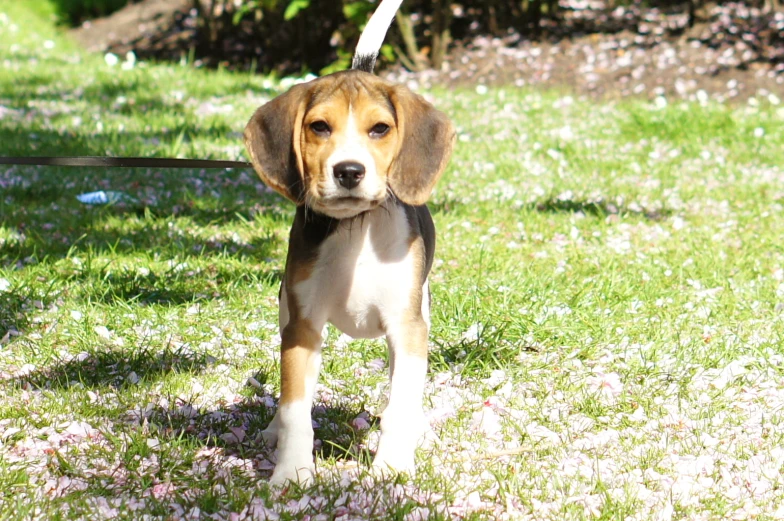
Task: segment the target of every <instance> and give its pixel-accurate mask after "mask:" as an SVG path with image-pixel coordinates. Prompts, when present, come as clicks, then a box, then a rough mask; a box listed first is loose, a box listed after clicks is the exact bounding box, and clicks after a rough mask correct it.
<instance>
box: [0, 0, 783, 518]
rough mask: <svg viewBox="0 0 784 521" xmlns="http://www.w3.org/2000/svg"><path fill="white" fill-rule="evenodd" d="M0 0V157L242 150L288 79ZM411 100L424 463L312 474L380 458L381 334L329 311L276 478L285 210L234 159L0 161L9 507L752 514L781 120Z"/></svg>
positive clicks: (2, 403)
mask: <svg viewBox="0 0 784 521" xmlns="http://www.w3.org/2000/svg"><path fill="white" fill-rule="evenodd" d="M0 13H4V15H0V36H2V37H3V39H4V41H7V42H11V43H12V45H10V46H3V47H0V116H2V117H0V138H2V139H0V155H34V154H46V155H57V154H68V155H77V154H93V155H106V154H112V155H141V156H170V155H179V156H186V157H194V158H205V157H213V158H238V157H242V154H243V152H242V148H241V139H240V135H241V131H242V129H243V127H244V124H245V122H246V121H247V119H248V118H249V116H250V114H251V113H252V111H253V110H254V109H255V108H256V107H257V106H258V105H259V104H261V103H263V102H264V101H266V100H267V99H269V97H270V96H272V95H274V94H275V93H276V92H277V91H274V90H269V89H270V88H271V85H272V83H271V82H269V81H268V80H266V79H264V78H259V77H249V76H247V75H233V74H229V73H226V72H209V71H201V70H194V69H193V68H191V67H188V66H177V65H170V64H161V65H155V64H140V65H138V66H137V67H136V68H134V69H131V70H123V69H122V68H121V67H120V65H117V66H115V67H110V66H109V65H107V63H106V62H105V61H104V59H103V57H101V56H91V55H87V54H85V53H82V52H81V51H79V50H78V49H77V48H76V47H75V46H74V45H73V44H72V43H70V42H69V41H68V40H67V38H66V37H65V36H64V35H63V34H60V33H58V32H57V31H56V30H55V29H54V28H53V26H52V25H51V21H50V20H48V19H46V18H45V17H44V18H41V17H40V16H39V15H36V14H34V13H33V12H32V11H30V10H29V9H28V8H27V7H25V6H24V4H23V3H19V2H11V1H0ZM47 41H50V42H52V43H51V44H46V43H45V42H47ZM425 94H426V95H427V96H429V97H430V98H431V99H432V100H433V101H434V103H435V104H436V105H437V106H439V108H441V109H442V110H444V111H446V112H447V113H448V114H449V115H450V117H452V119H453V120H454V122H455V124H456V127H457V128H458V131H459V140H458V144H457V147H456V150H455V154H454V156H453V160H452V163H451V166H450V167H449V169H448V171H447V172H446V174H445V176H444V178H443V179H442V181H441V182H440V184H439V185H438V187H437V189H436V192H435V194H434V196H433V199H432V201H431V209H432V211H433V213H434V217H435V221H436V226H437V228H438V251H437V258H436V262H435V265H434V270H433V274H432V276H431V290H432V293H433V309H432V319H433V327H432V333H431V356H430V368H431V371H430V377H429V382H428V388H427V392H426V408H427V410H428V411H429V413H428V414H429V415H430V419H431V424H432V426H433V429H434V434H435V438H436V439H437V440H438V441H436V442H432V441H431V442H430V445H428V446H427V447H425V448H423V449H422V450H421V451H420V454H419V474H418V476H417V478H415V479H413V480H406V479H404V478H400V479H399V480H398V481H396V482H395V481H393V482H384V483H375V482H372V481H371V478H369V477H367V476H364V475H361V476H360V477H356V476H354V475H351V474H347V475H344V476H343V477H342V478H341V477H340V476H337V477H335V476H334V474H330V471H335V470H336V469H344V468H345V467H348V466H351V465H353V462H354V461H356V462H358V465H359V466H360V468H364V466H365V465H367V463H368V462H369V461H370V460H371V452H372V450H373V449H374V448H375V441H376V437H377V434H378V432H377V426H376V423H377V422H376V419H375V416H374V414H375V413H376V412H377V411H378V410H379V409H380V407H381V405H382V403H383V391H384V384H385V382H386V369H385V359H386V354H385V346H384V344H383V342H380V341H351V340H350V339H347V338H345V337H340V336H339V335H338V334H337V332H335V331H332V332H331V333H330V336H329V338H328V340H327V343H326V349H325V361H324V371H323V373H322V379H321V383H322V384H323V385H322V386H320V387H319V389H318V392H317V399H316V404H315V408H314V419H315V421H316V423H317V427H316V436H317V438H318V441H317V447H316V451H315V453H316V457H317V462H318V467H319V468H320V469H322V470H323V471H324V473H323V474H322V476H323V478H322V480H321V481H319V482H318V483H317V484H316V485H315V486H314V487H313V488H311V489H308V490H300V489H298V488H297V487H290V488H289V489H287V490H284V491H271V490H270V489H269V488H268V487H267V485H266V479H267V477H268V475H269V472H270V470H271V466H272V464H271V463H270V461H269V460H268V459H267V456H268V454H267V451H266V450H265V449H264V447H263V445H262V443H261V439H260V437H259V432H260V430H261V429H262V428H264V426H266V424H267V422H268V421H269V420H270V418H271V415H272V413H273V412H274V407H275V396H276V393H277V388H278V376H277V362H276V352H277V291H278V285H279V280H280V276H281V273H282V270H283V266H284V259H285V248H286V241H287V236H288V226H289V222H290V219H291V217H292V215H293V209H292V207H291V206H290V205H289V204H288V203H287V202H285V201H283V200H282V199H281V198H279V197H278V196H277V195H274V194H272V193H271V192H270V191H269V190H267V189H265V188H264V187H263V185H261V183H260V182H259V181H258V180H257V179H256V177H255V175H254V174H253V172H251V171H237V170H233V171H219V170H210V171H195V170H161V169H130V170H122V169H109V170H101V169H85V168H48V169H46V168H27V167H3V166H0V518H3V519H28V518H33V517H38V518H42V519H73V518H78V517H80V516H82V517H84V518H87V519H97V518H109V517H113V516H115V515H116V516H120V517H127V518H132V519H138V518H141V516H142V515H144V514H149V515H151V516H157V517H160V518H169V517H171V518H179V517H186V516H188V515H191V516H192V517H193V518H205V517H206V516H208V515H213V514H214V515H215V516H216V518H217V519H227V518H229V514H230V513H232V512H233V513H235V514H237V516H238V517H237V518H238V519H243V518H246V517H248V518H254V517H253V516H256V517H255V518H260V519H265V518H266V517H264V516H267V515H268V512H277V513H278V514H279V515H280V518H281V519H301V518H303V517H304V516H305V515H311V516H313V517H311V519H332V518H333V517H338V516H339V515H342V514H341V513H344V514H346V515H348V516H355V517H356V518H360V519H364V518H374V519H419V518H425V519H448V518H450V517H457V516H463V517H464V518H467V519H501V518H503V516H505V515H508V516H509V517H511V518H518V517H519V518H526V516H528V518H533V519H553V520H555V519H559V520H560V519H593V518H600V519H681V518H684V519H685V518H688V519H701V518H706V519H709V518H720V517H724V516H734V517H735V518H748V517H752V516H754V515H759V516H761V518H765V517H764V516H765V515H768V516H771V517H773V516H774V513H775V512H777V511H776V509H777V508H779V505H780V504H781V503H782V500H783V499H784V497H782V492H781V490H784V479H783V478H782V476H781V473H780V469H781V468H782V465H784V452H782V450H781V448H780V447H781V441H782V438H783V437H784V424H783V423H782V417H781V415H782V410H784V409H783V408H784V398H782V396H784V384H782V381H783V380H782V370H781V368H782V363H784V358H782V350H781V342H782V331H783V329H784V326H782V320H781V317H782V304H781V301H782V298H784V249H783V248H782V247H781V240H780V237H781V230H782V228H783V227H784V219H783V218H782V211H784V208H783V207H782V204H784V203H783V202H784V171H783V170H782V168H781V165H782V164H784V110H782V109H780V108H777V107H773V106H770V105H768V104H767V103H766V102H764V101H763V102H761V103H760V104H759V105H758V104H750V105H743V106H738V107H723V106H717V105H712V104H709V105H707V106H700V105H697V104H681V103H672V104H670V105H667V106H661V105H658V106H657V105H655V104H649V103H646V102H642V101H630V102H627V103H623V104H596V103H593V102H589V101H585V100H581V99H572V98H571V97H569V96H566V95H564V94H557V93H540V92H535V91H530V90H519V89H513V88H507V89H495V90H490V91H489V92H488V93H487V94H484V95H480V94H477V93H475V92H473V91H460V90H458V91H445V90H435V91H431V92H427V93H425ZM100 189H104V190H118V191H122V192H125V193H127V194H129V195H131V196H133V198H135V199H136V200H138V203H128V204H120V205H115V206H111V207H91V206H87V205H83V204H80V203H79V202H78V201H77V200H76V198H75V196H76V195H78V194H80V193H82V192H88V191H93V190H100ZM358 418H360V419H362V420H363V422H364V421H366V422H368V423H369V424H370V429H369V430H366V429H364V428H358V427H357V426H358V425H359V426H362V425H364V423H363V422H358V421H357V419H358ZM341 479H342V481H341ZM196 509H198V510H196ZM287 509H288V510H287ZM778 512H779V514H781V513H782V512H781V511H780V510H779V511H778ZM319 515H321V516H324V517H318V516H319ZM417 516H419V517H417ZM270 517H271V514H270ZM232 519H233V518H232Z"/></svg>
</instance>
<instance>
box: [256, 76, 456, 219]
mask: <svg viewBox="0 0 784 521" xmlns="http://www.w3.org/2000/svg"><path fill="white" fill-rule="evenodd" d="M349 108H350V109H351V110H349ZM349 112H352V113H353V116H354V118H355V121H356V124H357V127H358V128H359V129H360V130H362V131H363V132H364V133H365V139H364V143H363V145H364V146H365V147H366V148H367V149H368V150H369V151H370V153H371V154H372V156H373V159H374V161H375V167H376V171H377V173H378V175H379V176H380V177H381V178H382V180H384V181H385V182H386V184H387V185H388V186H389V187H390V188H391V189H392V191H393V192H394V193H395V195H396V196H397V197H398V198H399V199H400V200H402V201H403V202H405V203H408V204H412V205H421V204H424V203H425V201H427V199H428V197H429V196H430V192H431V191H432V189H433V187H434V186H435V184H436V182H437V181H438V178H439V177H440V175H441V173H442V172H443V170H444V168H445V167H446V163H447V161H448V160H449V155H450V154H451V150H452V146H453V143H454V140H455V132H454V128H453V127H452V124H451V123H450V122H449V120H448V118H447V117H446V116H445V115H444V114H442V113H441V112H439V111H438V110H436V109H434V108H433V106H432V105H431V104H430V103H428V102H427V101H425V99H424V98H422V97H421V96H419V95H417V94H414V93H413V92H411V91H410V90H409V89H407V88H406V87H403V86H400V85H396V84H393V83H389V82H387V81H384V80H382V79H380V78H378V77H376V76H373V75H371V74H368V73H364V72H359V71H344V72H340V73H336V74H332V75H329V76H325V77H323V78H319V79H317V80H313V81H311V82H308V83H305V84H300V85H297V86H295V87H293V88H292V89H291V90H289V91H288V92H286V93H285V94H282V95H281V96H278V97H277V98H275V99H274V100H272V101H270V102H269V103H267V104H265V105H263V106H261V107H260V108H259V109H258V110H257V111H256V112H255V113H254V115H253V117H252V118H251V120H250V121H249V122H248V125H247V127H246V129H245V145H246V147H247V149H248V151H249V153H250V157H251V162H252V163H253V166H254V168H255V169H256V172H257V173H258V174H259V176H260V177H261V178H262V180H263V181H264V182H265V183H267V184H268V185H269V186H270V187H271V188H273V189H274V190H276V191H277V192H278V193H280V194H282V195H283V196H284V197H286V198H288V199H290V200H292V201H294V202H295V203H296V204H305V203H306V202H307V201H306V197H308V198H309V200H310V201H315V202H318V201H319V199H320V196H321V187H322V186H324V184H325V182H326V181H327V180H328V179H329V177H330V176H331V175H332V172H330V171H329V170H328V169H327V168H326V158H328V157H329V155H330V153H331V152H332V151H333V150H334V149H335V147H336V146H338V145H339V144H340V143H341V141H342V139H343V138H344V136H343V132H344V130H345V129H346V126H347V118H348V117H349ZM316 121H324V122H326V123H327V124H329V126H330V127H331V129H332V133H331V135H330V136H328V137H326V138H325V137H323V136H319V135H317V133H315V132H313V131H312V129H311V128H310V125H311V124H312V123H314V122H316ZM377 123H385V124H387V125H389V126H390V130H389V132H388V133H387V134H386V135H385V136H383V137H381V138H372V137H370V136H369V135H368V133H369V131H370V129H371V128H373V126H374V125H376V124H377ZM284 136H285V139H283V138H284ZM380 202H381V201H376V204H379V203H380Z"/></svg>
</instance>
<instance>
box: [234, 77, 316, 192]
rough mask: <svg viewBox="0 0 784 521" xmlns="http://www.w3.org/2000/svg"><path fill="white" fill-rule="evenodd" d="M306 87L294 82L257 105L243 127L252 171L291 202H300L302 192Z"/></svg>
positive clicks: (307, 89)
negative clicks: (302, 147) (301, 141)
mask: <svg viewBox="0 0 784 521" xmlns="http://www.w3.org/2000/svg"><path fill="white" fill-rule="evenodd" d="M309 90H310V89H309V88H308V87H307V86H306V85H295V86H294V87H292V88H291V89H289V90H288V92H286V93H284V94H281V95H280V96H278V97H277V98H275V99H273V100H272V101H269V102H267V103H265V104H264V105H262V106H261V107H259V108H258V109H257V110H256V112H255V113H254V114H253V117H251V118H250V121H249V122H248V125H247V126H246V127H245V148H246V149H247V150H248V154H249V155H250V160H251V163H253V168H254V169H255V170H256V173H257V174H259V177H261V179H262V181H264V182H265V183H266V184H267V185H268V186H269V187H270V188H272V189H273V190H275V191H276V192H278V193H279V194H281V195H283V196H284V197H286V198H287V199H290V200H292V201H294V203H301V202H302V196H303V192H304V180H303V176H302V171H303V170H302V154H301V147H300V134H301V132H302V118H303V117H304V114H305V103H306V98H307V95H308V92H309Z"/></svg>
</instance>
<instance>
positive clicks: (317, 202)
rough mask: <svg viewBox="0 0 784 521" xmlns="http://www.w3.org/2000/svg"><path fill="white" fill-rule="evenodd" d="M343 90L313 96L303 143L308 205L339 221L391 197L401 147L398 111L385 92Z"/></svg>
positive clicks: (357, 84) (358, 85) (304, 123)
mask: <svg viewBox="0 0 784 521" xmlns="http://www.w3.org/2000/svg"><path fill="white" fill-rule="evenodd" d="M341 87H342V88H335V89H332V90H329V91H326V92H325V91H321V90H316V91H314V92H313V97H312V98H311V103H310V108H309V110H307V112H306V113H305V115H304V118H303V121H302V127H303V130H302V139H301V142H302V148H301V153H302V166H303V169H304V172H303V174H304V178H305V182H306V183H307V196H306V199H305V204H307V205H308V206H310V207H311V208H313V209H314V210H316V211H317V212H320V213H324V214H326V215H330V216H332V217H337V218H344V217H352V216H353V215H356V214H358V213H360V212H364V211H366V210H370V209H372V208H373V207H375V206H377V205H378V204H380V203H381V202H382V201H383V200H384V199H386V197H387V176H388V175H389V171H390V169H391V166H392V162H393V161H394V159H395V155H396V154H397V143H398V137H397V133H398V132H397V124H396V122H395V112H394V107H393V106H392V105H391V104H390V103H389V100H388V98H387V97H386V96H384V93H383V91H380V90H379V89H374V88H373V85H368V86H366V85H363V84H362V83H361V82H354V84H353V85H350V86H348V85H342V86H341ZM368 87H369V88H368Z"/></svg>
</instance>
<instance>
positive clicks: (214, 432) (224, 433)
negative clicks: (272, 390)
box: [134, 371, 378, 479]
mask: <svg viewBox="0 0 784 521" xmlns="http://www.w3.org/2000/svg"><path fill="white" fill-rule="evenodd" d="M254 379H255V380H256V381H257V382H260V383H263V382H265V381H266V380H267V373H266V372H265V371H261V372H259V373H257V374H256V375H255V376H254ZM276 410H277V405H276V403H275V400H274V398H273V396H271V395H269V394H267V393H266V392H265V391H263V390H262V389H258V390H257V392H256V393H254V394H253V395H252V396H249V397H247V398H245V399H243V400H242V401H239V402H236V403H230V404H226V405H224V406H221V407H218V408H215V409H202V410H199V409H198V408H197V407H196V406H194V405H193V404H192V403H188V402H182V403H177V404H172V405H171V406H170V407H168V408H163V407H160V406H156V407H155V408H153V409H152V410H151V411H149V412H148V413H147V414H145V415H142V416H139V417H138V418H135V419H134V421H138V422H139V423H141V422H144V420H145V419H146V420H147V422H148V424H149V425H150V426H151V427H153V428H157V429H158V433H159V434H160V435H161V436H162V437H163V438H167V439H170V440H172V441H177V440H181V439H182V438H183V437H188V438H191V439H193V440H194V441H196V442H197V443H198V444H200V445H202V446H204V447H216V448H221V449H223V450H224V451H225V454H226V455H230V456H237V457H239V458H242V459H246V460H252V462H253V466H254V468H255V469H256V471H257V472H258V473H259V474H260V477H262V478H264V479H266V478H268V477H269V476H270V474H271V473H272V469H273V467H274V458H273V453H274V450H275V448H274V446H272V447H271V446H267V445H266V444H265V442H264V439H263V437H262V431H263V430H264V429H265V428H267V427H268V426H269V424H270V422H271V421H272V419H273V417H274V415H275V412H276ZM362 412H363V409H362V407H361V406H360V405H359V404H354V403H351V404H336V405H334V404H323V403H321V404H320V403H316V404H315V405H314V407H313V408H312V411H311V418H312V420H313V422H314V437H315V440H317V447H316V448H315V449H314V451H313V452H314V455H315V457H316V458H317V462H318V461H323V460H325V459H335V460H347V461H356V462H358V463H360V464H367V463H369V462H370V461H371V455H370V452H369V450H368V449H367V447H366V443H367V435H368V433H369V430H357V429H354V428H353V427H352V426H351V421H352V420H353V419H355V418H356V417H357V416H358V415H359V414H360V413H362ZM369 423H370V424H371V426H376V425H377V424H378V420H377V419H376V418H371V419H370V420H369Z"/></svg>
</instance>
